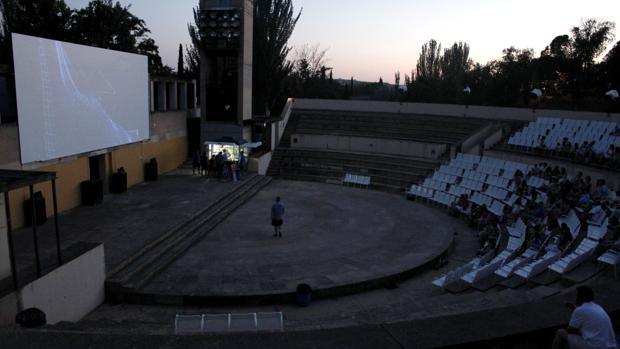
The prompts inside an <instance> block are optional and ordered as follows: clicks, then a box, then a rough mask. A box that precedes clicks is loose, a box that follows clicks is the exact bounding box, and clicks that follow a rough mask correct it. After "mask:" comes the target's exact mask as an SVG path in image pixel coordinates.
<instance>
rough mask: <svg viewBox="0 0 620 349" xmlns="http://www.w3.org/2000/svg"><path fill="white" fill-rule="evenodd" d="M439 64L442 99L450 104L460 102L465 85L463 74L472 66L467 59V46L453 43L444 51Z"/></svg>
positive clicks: (461, 43)
mask: <svg viewBox="0 0 620 349" xmlns="http://www.w3.org/2000/svg"><path fill="white" fill-rule="evenodd" d="M440 63H441V80H442V83H441V89H442V92H443V96H444V98H445V99H446V100H448V101H450V102H460V101H461V99H462V91H463V87H464V84H465V82H464V77H465V73H466V72H467V71H469V69H470V68H471V66H472V64H473V63H472V61H471V60H470V59H469V45H467V43H463V42H459V43H456V42H455V43H454V45H452V47H450V48H447V49H445V50H444V53H443V56H442V57H441V60H440Z"/></svg>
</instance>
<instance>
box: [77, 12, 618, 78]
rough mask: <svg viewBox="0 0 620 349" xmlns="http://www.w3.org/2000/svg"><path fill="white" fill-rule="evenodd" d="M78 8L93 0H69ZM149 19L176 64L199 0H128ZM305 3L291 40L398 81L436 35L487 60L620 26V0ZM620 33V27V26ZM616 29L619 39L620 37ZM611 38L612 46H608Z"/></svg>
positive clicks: (344, 65) (338, 71)
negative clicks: (602, 26) (581, 31)
mask: <svg viewBox="0 0 620 349" xmlns="http://www.w3.org/2000/svg"><path fill="white" fill-rule="evenodd" d="M66 3H67V4H68V5H69V6H70V7H73V8H81V7H84V6H85V5H86V4H87V3H88V1H87V0H66ZM120 3H121V4H123V5H127V4H132V7H131V11H132V13H134V14H135V15H136V16H138V17H140V18H142V19H144V20H145V22H146V25H147V27H148V28H149V29H150V30H151V31H152V33H151V36H152V37H153V38H154V39H155V40H156V42H157V44H158V45H159V48H160V54H161V56H162V57H163V60H164V63H166V64H168V65H169V66H171V67H174V68H176V64H177V53H178V46H179V43H182V44H184V45H185V44H187V43H189V36H188V34H187V23H188V22H190V21H192V7H194V6H196V5H197V4H198V1H197V0H175V1H169V0H165V1H164V0H121V1H120ZM293 3H294V5H295V9H296V11H298V10H299V9H302V8H303V13H302V15H301V19H300V20H299V23H298V24H297V28H296V29H295V33H294V34H293V37H292V38H291V41H290V44H291V45H292V46H293V47H297V46H300V45H303V44H305V43H307V44H311V45H314V44H319V45H320V47H321V48H325V49H327V57H328V58H329V61H328V66H331V67H333V68H334V76H335V77H341V78H350V77H351V76H353V77H355V79H357V80H365V81H377V80H378V79H379V77H383V79H384V80H385V81H386V82H393V81H394V72H396V71H397V70H400V71H401V72H402V73H403V74H405V73H409V72H410V71H411V70H412V69H413V68H414V67H415V63H416V60H417V58H418V55H419V50H420V47H421V46H422V44H424V43H425V42H427V41H428V40H430V39H436V40H437V41H439V42H440V43H442V46H443V47H447V46H450V45H452V43H454V42H455V41H465V42H467V43H468V44H469V45H470V47H471V51H470V57H471V58H473V59H474V60H475V61H476V62H480V63H486V62H487V61H489V60H493V59H497V58H499V57H501V54H502V49H504V48H507V47H510V46H515V47H517V48H533V49H534V51H535V52H536V54H537V55H538V54H539V53H540V51H542V50H543V49H544V48H545V46H547V45H548V44H549V43H550V42H551V40H552V39H553V38H554V37H555V36H556V35H561V34H569V32H570V29H571V28H572V27H573V26H576V25H579V24H580V22H581V20H582V19H586V18H596V19H598V20H607V21H612V22H615V23H616V25H620V1H618V0H591V1H577V0H544V1H543V0H521V1H513V0H501V1H498V0H494V1H492V0H470V1H454V0H434V1H430V0H429V1H423V0H422V1H412V0H383V1H366V0H293ZM615 32H616V33H620V30H619V28H616V31H615ZM618 36H620V35H617V37H616V39H615V40H614V42H615V41H617V40H618ZM610 47H611V45H610V46H609V48H610Z"/></svg>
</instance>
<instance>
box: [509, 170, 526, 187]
mask: <svg viewBox="0 0 620 349" xmlns="http://www.w3.org/2000/svg"><path fill="white" fill-rule="evenodd" d="M523 178H524V175H523V172H521V170H516V171H515V174H514V175H513V176H512V182H513V183H514V184H515V187H518V186H520V185H521V183H523Z"/></svg>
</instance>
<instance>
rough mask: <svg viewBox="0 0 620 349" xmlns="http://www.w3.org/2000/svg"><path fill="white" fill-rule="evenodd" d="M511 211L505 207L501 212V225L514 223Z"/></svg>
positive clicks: (508, 207)
mask: <svg viewBox="0 0 620 349" xmlns="http://www.w3.org/2000/svg"><path fill="white" fill-rule="evenodd" d="M512 210H513V209H512V208H511V207H510V206H508V205H505V206H504V209H503V210H502V216H501V217H500V220H499V222H500V223H501V224H503V225H511V224H512V223H514V222H515V220H516V216H515V215H514V214H513V211H512Z"/></svg>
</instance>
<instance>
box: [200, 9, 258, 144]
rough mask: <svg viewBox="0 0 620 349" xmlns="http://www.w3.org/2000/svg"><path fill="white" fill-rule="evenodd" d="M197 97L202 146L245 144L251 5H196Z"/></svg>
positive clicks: (249, 109)
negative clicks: (229, 140) (225, 141)
mask: <svg viewBox="0 0 620 349" xmlns="http://www.w3.org/2000/svg"><path fill="white" fill-rule="evenodd" d="M199 16H200V28H199V29H200V35H201V38H202V42H203V44H202V45H201V48H200V62H201V63H200V70H201V72H200V96H201V120H202V123H201V124H202V127H201V128H202V132H201V134H202V137H201V138H202V142H204V141H206V140H213V139H217V138H221V137H226V136H228V137H233V138H235V139H237V140H238V139H241V138H245V139H250V128H249V127H246V129H245V130H244V121H245V120H250V119H251V118H252V38H253V6H252V1H251V0H201V1H200V13H199Z"/></svg>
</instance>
